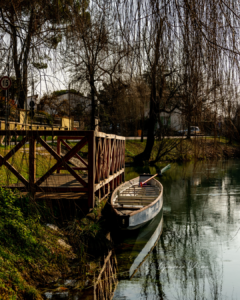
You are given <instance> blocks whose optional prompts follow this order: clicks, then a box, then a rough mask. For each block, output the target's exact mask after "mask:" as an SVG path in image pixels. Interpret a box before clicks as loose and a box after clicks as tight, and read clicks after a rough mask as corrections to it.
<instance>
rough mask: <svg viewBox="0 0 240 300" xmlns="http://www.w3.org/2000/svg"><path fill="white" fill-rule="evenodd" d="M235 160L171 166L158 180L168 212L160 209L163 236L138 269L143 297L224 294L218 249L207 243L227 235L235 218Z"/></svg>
mask: <svg viewBox="0 0 240 300" xmlns="http://www.w3.org/2000/svg"><path fill="white" fill-rule="evenodd" d="M233 164H234V162H231V161H229V162H227V163H225V162H216V163H215V162H214V163H213V162H207V163H205V162H204V163H203V164H195V165H194V164H189V165H187V166H186V167H184V166H183V167H179V166H178V167H176V168H174V166H173V167H172V169H171V170H169V171H168V172H166V175H164V176H163V177H162V178H161V180H160V181H161V182H162V184H163V186H164V205H166V206H168V207H171V212H170V213H169V212H165V213H164V231H163V234H162V236H161V238H160V240H159V242H158V244H157V246H156V248H155V249H154V250H153V251H152V253H151V254H150V255H149V257H148V258H147V260H146V262H145V263H144V264H143V265H142V266H141V268H140V276H139V273H138V277H141V279H143V281H144V284H143V285H142V297H143V299H148V298H149V299H150V298H152V297H151V296H150V294H151V293H154V294H155V295H156V296H155V298H156V299H165V300H166V299H168V298H169V299H181V300H182V299H184V300H187V299H189V300H193V299H196V300H198V299H199V300H200V299H201V300H205V299H208V300H209V299H214V300H220V299H222V298H223V295H222V285H223V282H222V281H223V267H222V266H221V264H219V262H218V261H217V255H218V248H217V247H214V246H213V247H212V246H210V247H209V243H211V244H212V245H213V241H214V240H216V241H218V239H219V237H220V236H221V239H222V238H224V239H225V240H228V237H229V236H231V232H230V231H229V230H230V227H229V226H228V224H233V223H234V221H235V220H234V208H235V203H234V200H237V199H236V196H234V193H233V191H236V188H235V187H236V186H238V187H239V186H240V176H239V170H237V169H236V168H234V165H233ZM139 173H141V172H139ZM151 173H152V174H154V170H153V169H152V168H151ZM193 176H195V177H198V178H200V180H199V182H200V185H199V186H195V185H194V182H193V180H191V179H192V177H193ZM238 192H239V190H238ZM212 194H214V195H212ZM221 194H225V196H224V195H221ZM226 194H227V195H226ZM218 195H220V196H221V198H219V196H218ZM214 196H215V197H214ZM223 227H224V230H222V228H223ZM236 231H237V228H236ZM171 268H172V269H171ZM169 290H170V291H171V293H170V294H169ZM173 294H174V296H173ZM169 295H170V296H169ZM168 296H169V297H168ZM153 298H154V297H153ZM155 298H154V299H155Z"/></svg>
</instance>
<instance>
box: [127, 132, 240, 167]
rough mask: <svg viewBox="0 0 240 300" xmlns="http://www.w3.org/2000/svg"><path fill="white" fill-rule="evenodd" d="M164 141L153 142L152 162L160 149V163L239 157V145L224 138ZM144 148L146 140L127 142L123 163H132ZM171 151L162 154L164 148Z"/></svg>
mask: <svg viewBox="0 0 240 300" xmlns="http://www.w3.org/2000/svg"><path fill="white" fill-rule="evenodd" d="M174 143H175V145H174V144H173V139H164V142H163V141H155V143H154V146H153V150H152V153H151V157H150V162H151V161H154V160H155V158H156V155H157V153H158V151H159V149H160V151H161V152H162V154H163V155H162V157H161V162H184V161H185V162H187V161H190V160H193V159H195V160H208V159H226V158H236V157H238V158H239V157H240V144H239V143H236V142H233V143H232V144H230V143H229V140H228V139H226V138H222V137H218V138H212V137H202V138H200V137H197V138H195V137H192V138H191V139H190V140H188V139H180V138H179V139H178V138H176V139H174ZM145 146H146V140H144V141H143V142H141V141H139V140H127V141H126V148H125V162H126V163H127V164H129V163H130V164H131V163H134V157H135V156H136V155H138V154H140V153H142V152H143V151H144V149H145ZM171 146H172V149H171V150H169V151H167V153H164V152H165V150H166V148H167V147H168V148H169V149H170V148H171Z"/></svg>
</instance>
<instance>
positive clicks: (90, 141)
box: [88, 131, 96, 208]
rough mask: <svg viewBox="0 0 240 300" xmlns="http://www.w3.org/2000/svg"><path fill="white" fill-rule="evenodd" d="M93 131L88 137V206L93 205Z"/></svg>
mask: <svg viewBox="0 0 240 300" xmlns="http://www.w3.org/2000/svg"><path fill="white" fill-rule="evenodd" d="M95 152H96V151H95V132H94V131H91V132H90V134H89V139H88V208H93V207H94V206H95Z"/></svg>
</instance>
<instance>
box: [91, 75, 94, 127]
mask: <svg viewBox="0 0 240 300" xmlns="http://www.w3.org/2000/svg"><path fill="white" fill-rule="evenodd" d="M90 86H91V103H92V113H91V130H95V90H94V78H93V77H92V78H91V79H90Z"/></svg>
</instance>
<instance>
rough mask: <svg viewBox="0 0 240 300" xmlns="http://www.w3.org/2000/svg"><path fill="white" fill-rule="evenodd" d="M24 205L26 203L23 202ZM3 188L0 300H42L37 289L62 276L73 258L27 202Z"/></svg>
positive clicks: (0, 202)
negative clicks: (22, 207)
mask: <svg viewBox="0 0 240 300" xmlns="http://www.w3.org/2000/svg"><path fill="white" fill-rule="evenodd" d="M23 201H24V202H23ZM21 202H23V203H24V207H25V210H24V209H21V208H20V207H21V205H20V198H19V194H18V193H15V192H11V191H9V190H7V189H2V188H0V299H1V300H5V299H36V300H38V299H42V298H41V295H40V293H39V291H38V290H37V288H36V286H37V285H38V284H40V283H42V282H44V281H45V280H46V278H49V279H50V278H52V279H53V278H54V277H56V276H59V275H60V274H61V272H64V271H66V269H67V259H68V258H69V256H71V255H72V253H70V252H71V251H70V250H66V249H65V248H63V247H62V246H61V245H60V244H59V243H58V239H60V238H61V239H62V238H63V237H62V236H61V235H60V234H59V233H57V232H55V231H53V230H51V229H49V228H47V227H45V226H43V225H41V223H40V221H39V219H40V216H39V215H38V214H37V213H36V212H35V210H34V207H32V208H31V204H30V203H29V199H28V198H24V199H21Z"/></svg>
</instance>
